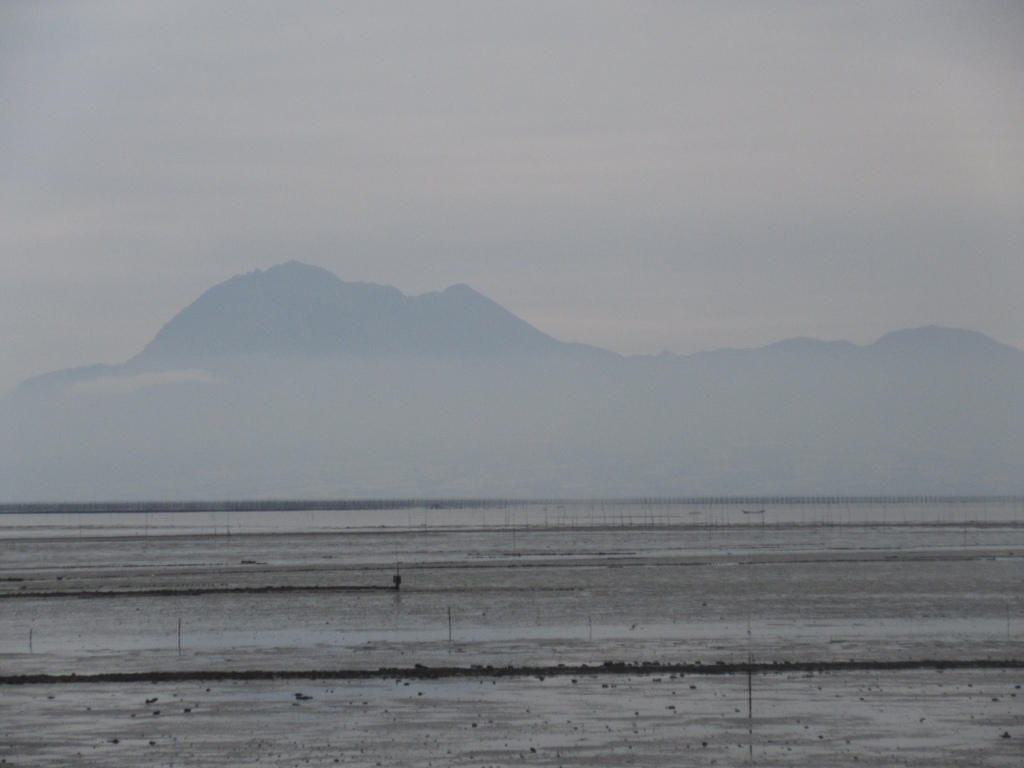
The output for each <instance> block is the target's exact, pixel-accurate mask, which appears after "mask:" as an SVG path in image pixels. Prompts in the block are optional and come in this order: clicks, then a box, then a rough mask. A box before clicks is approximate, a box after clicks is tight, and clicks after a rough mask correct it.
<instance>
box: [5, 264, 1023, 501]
mask: <svg viewBox="0 0 1024 768" xmlns="http://www.w3.org/2000/svg"><path fill="white" fill-rule="evenodd" d="M0 434H2V435H4V438H5V439H4V440H3V441H0V503H2V502H26V503H30V502H49V501H56V502H60V501H64V500H66V501H74V500H83V499H96V500H100V499H105V500H108V501H111V502H117V501H119V500H138V501H146V500H149V501H154V502H158V501H159V500H161V499H180V500H184V502H186V503H193V502H192V500H199V501H195V502H194V503H198V504H206V503H211V504H214V505H217V504H221V503H228V504H236V503H248V502H244V501H243V502H216V501H213V502H203V501H202V500H203V499H214V500H216V499H242V500H244V499H271V500H272V499H279V500H281V499H283V500H289V499H291V500H295V499H321V500H323V499H328V500H329V499H342V500H345V499H371V500H372V499H420V500H423V499H438V500H441V503H444V500H445V499H470V498H471V499H485V500H486V499H551V500H557V499H567V498H575V499H621V498H637V497H644V498H651V499H654V498H663V499H664V498H670V499H680V498H684V499H701V500H704V503H715V502H714V501H711V500H713V499H730V500H733V501H736V500H739V501H740V502H741V503H744V504H748V503H749V504H761V505H764V504H767V503H768V501H767V499H773V498H775V499H789V500H791V502H790V503H796V502H795V500H796V499H798V498H803V497H812V498H815V499H826V500H827V499H850V498H887V499H897V498H908V497H913V498H923V497H927V498H935V499H940V498H945V497H955V498H963V499H966V498H972V499H973V498H978V497H987V496H993V495H997V496H1004V497H1005V496H1007V495H1019V494H1021V493H1024V352H1022V351H1020V350H1017V349H1014V348H1013V347H1010V346H1007V345H1005V344H1000V343H998V342H996V341H994V340H992V339H990V338H988V337H987V336H984V335H983V334H980V333H975V332H972V331H966V330H961V329H956V328H941V327H937V326H926V327H923V328H916V329H908V330H902V331H894V332H892V333H888V334H886V335H885V336H883V337H881V338H880V339H878V340H877V341H876V342H874V343H873V344H868V345H864V346H861V345H857V344H852V343H850V342H847V341H819V340H815V339H809V338H797V339H788V340H784V341H780V342H777V343H775V344H770V345H768V346H765V347H760V348H757V349H726V350H719V351H715V352H702V353H697V354H692V355H673V354H667V353H666V354H661V355H638V356H631V357H624V356H621V355H617V354H614V353H612V352H609V351H606V350H601V349H598V348H596V347H588V346H586V345H581V344H571V343H564V342H561V341H558V340H556V339H554V338H552V337H550V336H548V335H547V334H544V333H542V332H541V331H539V330H537V329H536V328H533V327H532V326H531V325H530V324H529V323H526V322H525V321H523V320H521V319H520V318H518V317H516V316H515V315H513V314H512V313H510V312H508V311H507V310H505V309H503V308H502V307H500V306H499V305H498V304H496V303H495V302H493V301H491V300H490V299H488V298H486V297H484V296H482V295H480V294H479V293H477V292H476V291H474V290H473V289H471V288H469V287H468V286H465V285H455V286H452V287H450V288H447V289H446V290H443V291H437V292H432V293H426V294H423V295H421V296H406V295H404V294H402V293H401V292H400V291H399V290H398V289H396V288H393V287H390V286H381V285H374V284H370V283H347V282H344V281H342V280H340V279H339V278H338V277H336V276H335V275H333V274H332V273H330V272H328V271H327V270H324V269H320V268H318V267H311V266H309V265H306V264H300V263H298V262H289V263H287V264H281V265H278V266H276V267H271V268H270V269H267V270H266V271H255V272H251V273H249V274H245V275H239V276H237V277H234V278H231V279H230V280H227V281H225V282H223V283H221V284H219V285H216V286H214V287H212V288H210V289H209V290H208V291H206V292H205V293H204V294H203V295H202V296H200V297H199V298H198V299H197V300H196V301H194V302H193V303H192V304H190V305H189V306H187V307H185V308H184V309H183V310H182V311H181V312H179V313H178V314H177V315H176V316H175V317H174V318H172V319H171V320H170V321H169V322H168V323H167V324H166V325H165V326H164V327H163V328H162V329H161V330H160V332H159V333H157V334H156V336H155V337H154V338H153V340H152V341H151V342H150V343H149V344H148V345H147V346H146V347H145V349H143V350H142V351H141V352H140V353H139V354H138V355H136V356H135V357H133V358H132V359H130V360H129V361H127V362H126V363H122V364H120V365H95V366H90V367H85V368H78V369H70V370H65V371H55V372H53V373H50V374H45V375H43V376H39V377H36V378H34V379H30V380H28V381H26V382H25V383H24V384H23V385H22V387H21V388H20V389H19V390H18V391H17V392H15V393H13V394H12V395H11V396H10V397H7V398H4V399H3V400H0ZM172 503H177V502H172ZM271 503H272V502H271ZM302 503H303V504H308V503H310V502H302ZM327 503H330V502H327ZM346 503H347V502H346ZM375 503H379V502H375ZM824 503H830V502H828V501H826V502H824ZM260 508H264V509H265V508H266V507H265V506H263V507H260ZM374 508H376V507H374ZM755 508H756V507H755Z"/></svg>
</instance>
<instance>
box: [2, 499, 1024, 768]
mask: <svg viewBox="0 0 1024 768" xmlns="http://www.w3.org/2000/svg"><path fill="white" fill-rule="evenodd" d="M739 519H740V520H741V521H742V520H743V519H742V518H739ZM658 522H660V521H658ZM3 547H4V553H5V556H4V559H3V562H2V564H0V611H2V612H3V618H2V620H0V675H4V676H8V677H9V676H17V675H33V674H44V675H69V674H72V673H73V674H75V675H76V676H83V677H84V676H87V675H94V674H103V673H111V672H122V673H123V672H138V673H143V674H145V673H156V672H165V673H184V674H187V673H191V672H198V671H204V672H208V673H211V675H212V676H213V677H212V678H211V679H209V680H203V681H198V680H181V681H174V680H165V681H162V682H157V683H153V682H147V681H136V682H118V683H103V682H97V681H89V682H76V683H63V684H31V685H4V686H3V688H2V691H0V709H2V710H3V711H2V712H0V723H2V725H0V729H2V730H0V759H4V760H6V763H7V764H13V765H40V764H46V765H81V764H90V765H110V766H129V765H170V764H172V763H174V764H179V765H186V764H187V765H256V764H260V765H305V764H310V765H316V764H334V762H335V761H338V762H339V763H347V764H356V765H375V764H377V763H380V764H382V765H398V764H401V765H510V764H519V763H524V764H538V765H626V764H636V765H687V764H692V765H704V764H711V763H712V761H717V764H719V765H733V764H739V763H743V762H745V761H748V760H750V759H751V753H753V761H754V762H755V763H756V764H760V765H774V764H778V765H820V764H822V763H823V762H828V763H829V764H840V765H844V764H849V765H853V764H870V765H886V764H893V765H895V764H900V765H903V764H910V765H950V766H952V765H965V764H978V765H1003V764H1005V765H1019V764H1020V759H1021V756H1022V755H1024V747H1022V744H1024V732H1022V730H1021V728H1022V722H1024V706H1022V705H1024V697H1022V695H1021V690H1020V689H1019V688H1017V687H1016V686H1018V685H1021V684H1022V683H1024V671H1022V670H1021V669H1020V668H1019V667H1014V666H1012V665H1011V664H1009V663H1008V664H1007V665H1005V667H1003V668H998V667H997V668H978V669H971V668H966V669H964V668H958V669H945V670H938V669H935V668H922V669H886V670H881V669H875V670H872V669H860V670H845V671H830V672H824V673H814V672H809V671H806V670H800V671H796V670H786V669H783V668H781V667H780V668H779V669H778V671H771V672H761V673H758V674H756V675H754V676H752V678H751V689H750V690H751V691H752V696H751V698H750V700H748V687H747V685H748V680H747V676H746V675H745V674H732V675H707V674H699V673H693V672H689V673H687V674H685V675H680V674H676V673H671V672H667V673H661V672H649V671H645V670H644V668H643V667H642V666H641V665H642V664H643V663H644V662H647V663H648V664H651V663H653V662H659V663H661V664H688V665H695V664H702V665H707V666H709V667H714V666H716V665H717V664H718V663H719V662H722V663H725V664H737V663H738V664H742V663H745V662H747V661H749V660H752V661H754V662H755V663H760V664H772V663H782V662H794V663H807V662H821V663H828V662H848V661H849V660H855V661H858V662H865V661H866V662H912V661H915V660H931V661H936V662H942V661H961V662H963V661H967V662H970V661H972V660H976V661H979V662H980V661H986V662H992V661H995V662H999V661H1000V660H1003V661H1007V662H1010V661H1013V660H1019V659H1021V658H1022V657H1024V642H1022V633H1024V616H1022V601H1024V561H1022V556H1024V530H1022V529H1021V528H1020V527H1019V526H1017V525H1015V524H1006V523H1000V524H993V523H986V524H981V523H974V524H965V525H954V524H951V523H949V522H943V523H942V524H935V525H932V524H927V523H918V524H915V525H895V526H893V525H877V524H871V525H864V526H860V525H852V524H847V525H836V526H819V525H786V526H772V525H751V524H745V525H744V524H738V525H734V526H704V525H699V524H667V525H662V524H653V525H620V526H616V525H601V526H586V527H570V526H546V525H537V526H529V527H525V528H523V527H517V528H512V527H510V526H507V525H490V526H481V527H460V528H457V529H445V528H440V527H436V528H427V527H415V526H414V527H404V528H387V529H382V530H338V531H322V530H321V531H283V532H279V533H266V532H260V533H246V532H245V531H244V530H242V531H241V532H238V527H237V526H236V530H235V532H234V533H232V534H231V535H228V534H227V532H226V531H225V530H224V528H223V527H222V528H221V531H220V532H218V533H217V534H215V535H211V534H210V533H188V534H186V535H163V536H153V535H148V534H147V535H136V534H135V533H132V534H130V535H124V534H123V533H122V534H121V535H116V536H113V535H96V534H95V533H90V532H89V531H84V532H82V533H81V534H79V535H70V536H51V535H42V534H41V535H38V536H31V535H19V536H18V537H17V538H10V539H7V540H5V541H4V542H3ZM396 570H400V572H401V575H402V577H403V581H402V589H401V591H399V592H395V591H394V590H392V589H389V588H388V587H389V586H390V584H391V579H392V576H393V575H394V573H395V572H396ZM179 622H180V623H179ZM179 626H180V628H181V629H180V633H179ZM606 662H615V663H619V662H621V663H628V664H630V665H635V666H632V667H630V668H628V669H625V670H622V669H619V670H618V671H616V672H614V673H611V672H608V671H604V670H603V668H602V665H604V664H605V663H606ZM417 665H420V667H431V668H436V667H451V668H464V669H467V670H469V671H470V672H469V676H468V677H458V678H440V679H429V677H427V676H423V675H422V674H420V676H419V677H417V676H415V675H413V674H412V672H413V671H415V670H416V669H417ZM558 665H565V668H572V667H577V666H579V665H589V666H590V668H591V669H589V670H586V671H585V673H580V674H574V675H572V676H570V675H567V674H557V673H555V674H547V675H544V674H531V673H526V672H525V671H524V673H523V674H515V673H514V669H522V668H536V667H546V668H550V669H552V670H557V669H558ZM488 667H491V668H492V671H491V672H489V671H488ZM508 667H512V668H514V669H513V673H512V674H503V675H501V676H497V675H495V674H493V669H495V668H502V669H507V668H508ZM382 668H383V669H387V670H394V669H399V670H401V669H403V668H404V669H407V670H409V671H410V674H408V675H405V676H403V675H402V674H401V672H398V673H395V672H394V671H389V672H382V673H380V675H379V677H376V678H370V679H363V680H339V679H318V677H317V675H316V674H315V671H316V670H335V671H337V670H362V671H365V672H368V673H375V672H376V671H377V670H380V669H382ZM247 670H262V671H265V672H269V673H273V672H275V671H281V672H292V673H294V672H299V673H301V672H308V673H309V676H308V677H307V678H306V679H262V680H244V679H234V680H230V679H216V673H218V672H224V673H225V674H227V673H234V674H237V673H241V672H245V671H247ZM541 678H543V679H541ZM51 697H52V698H51ZM154 699H156V701H151V703H149V704H147V703H146V702H147V700H154ZM751 703H752V713H753V718H750V717H749V715H750V714H751V710H750V709H748V707H750V705H751ZM186 710H188V711H186ZM154 712H159V714H154ZM474 724H475V725H474ZM1004 735H1005V736H1007V737H1004ZM150 742H152V743H150ZM83 761H84V763H83Z"/></svg>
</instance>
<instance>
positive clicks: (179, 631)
mask: <svg viewBox="0 0 1024 768" xmlns="http://www.w3.org/2000/svg"><path fill="white" fill-rule="evenodd" d="M178 655H179V656H181V616H179V617H178Z"/></svg>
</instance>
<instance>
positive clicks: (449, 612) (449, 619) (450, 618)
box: [448, 605, 452, 655]
mask: <svg viewBox="0 0 1024 768" xmlns="http://www.w3.org/2000/svg"><path fill="white" fill-rule="evenodd" d="M451 652H452V607H451V606H450V605H449V606H448V653H449V655H450V654H451Z"/></svg>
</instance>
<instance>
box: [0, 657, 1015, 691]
mask: <svg viewBox="0 0 1024 768" xmlns="http://www.w3.org/2000/svg"><path fill="white" fill-rule="evenodd" d="M919 669H932V670H957V669H1024V660H1022V659H965V660H935V659H929V660H925V659H922V660H905V661H870V660H865V661H823V662H779V663H774V664H761V663H758V664H722V663H718V664H709V665H702V664H662V663H660V662H636V663H628V662H611V661H607V662H604V663H603V664H600V665H595V666H590V665H588V664H579V665H573V666H554V667H552V666H545V667H530V666H524V667H518V666H511V665H510V666H506V667H490V666H485V667H478V666H474V667H426V666H423V665H422V664H417V665H416V666H415V667H381V668H379V669H333V670H323V669H310V670H300V669H298V670H280V669H279V670H237V671H232V670H192V671H182V672H100V673H96V674H90V675H78V674H69V675H45V674H40V675H0V685H62V684H66V683H180V682H218V681H219V682H230V681H256V680H391V679H393V680H445V679H454V678H471V679H475V678H498V677H502V678H512V677H539V678H545V677H595V676H599V675H643V676H647V675H666V674H675V675H703V676H708V675H741V674H742V675H745V674H747V673H748V672H751V673H753V674H755V675H770V674H791V673H793V672H805V673H822V672H887V671H892V672H896V671H912V670H919Z"/></svg>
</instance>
